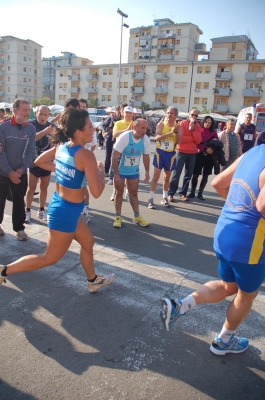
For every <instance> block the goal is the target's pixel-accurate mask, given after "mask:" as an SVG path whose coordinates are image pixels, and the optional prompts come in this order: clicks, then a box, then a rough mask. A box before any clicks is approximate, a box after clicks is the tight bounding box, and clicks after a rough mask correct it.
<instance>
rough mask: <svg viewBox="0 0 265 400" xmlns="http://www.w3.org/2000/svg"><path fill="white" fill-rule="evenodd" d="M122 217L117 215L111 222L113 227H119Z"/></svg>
mask: <svg viewBox="0 0 265 400" xmlns="http://www.w3.org/2000/svg"><path fill="white" fill-rule="evenodd" d="M121 223H122V217H120V216H117V217H116V218H115V220H114V222H113V226H114V228H121Z"/></svg>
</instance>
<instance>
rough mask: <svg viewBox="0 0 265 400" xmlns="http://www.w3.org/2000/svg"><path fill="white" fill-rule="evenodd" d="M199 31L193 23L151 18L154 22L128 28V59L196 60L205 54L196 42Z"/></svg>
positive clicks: (155, 60)
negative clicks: (176, 22) (150, 24)
mask: <svg viewBox="0 0 265 400" xmlns="http://www.w3.org/2000/svg"><path fill="white" fill-rule="evenodd" d="M202 33H203V32H202V31H201V30H200V28H199V27H198V26H197V25H194V24H191V23H190V22H188V23H181V24H175V23H174V22H173V21H171V19H169V18H164V19H155V20H154V25H152V26H145V27H143V26H142V27H138V28H133V29H130V38H129V51H128V63H139V62H141V63H157V62H163V63H164V62H170V63H171V62H174V61H176V62H180V61H196V60H197V59H198V56H199V55H205V56H208V54H209V52H207V51H206V45H205V44H204V43H199V39H200V35H202Z"/></svg>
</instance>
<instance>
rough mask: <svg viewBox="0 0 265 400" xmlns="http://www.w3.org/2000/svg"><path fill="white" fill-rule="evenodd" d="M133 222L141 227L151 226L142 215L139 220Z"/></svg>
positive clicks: (135, 219)
mask: <svg viewBox="0 0 265 400" xmlns="http://www.w3.org/2000/svg"><path fill="white" fill-rule="evenodd" d="M133 222H134V223H135V224H138V225H140V226H149V225H150V224H149V222H147V221H146V220H145V219H143V217H141V215H139V217H137V218H134V219H133Z"/></svg>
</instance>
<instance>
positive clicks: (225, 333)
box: [218, 326, 235, 343]
mask: <svg viewBox="0 0 265 400" xmlns="http://www.w3.org/2000/svg"><path fill="white" fill-rule="evenodd" d="M233 333H235V331H230V330H229V329H226V328H225V326H223V328H222V330H221V332H220V333H219V335H218V337H219V338H220V339H221V340H222V342H224V343H227V342H229V340H230V339H231V336H232V335H233Z"/></svg>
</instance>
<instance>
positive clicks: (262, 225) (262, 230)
mask: <svg viewBox="0 0 265 400" xmlns="http://www.w3.org/2000/svg"><path fill="white" fill-rule="evenodd" d="M264 235H265V220H264V219H263V218H261V219H260V220H259V223H258V226H257V228H256V232H255V236H254V240H253V243H252V247H251V251H250V255H249V261H248V263H249V264H258V262H259V259H260V257H261V255H262V252H263V245H264Z"/></svg>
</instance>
